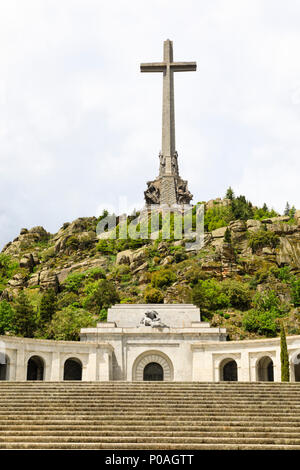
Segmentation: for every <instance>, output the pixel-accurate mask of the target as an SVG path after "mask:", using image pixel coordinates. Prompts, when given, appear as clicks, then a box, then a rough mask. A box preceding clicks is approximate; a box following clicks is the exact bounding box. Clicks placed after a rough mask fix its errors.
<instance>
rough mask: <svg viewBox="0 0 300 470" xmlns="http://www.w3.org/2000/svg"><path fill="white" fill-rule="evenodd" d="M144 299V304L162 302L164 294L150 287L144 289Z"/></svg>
mask: <svg viewBox="0 0 300 470" xmlns="http://www.w3.org/2000/svg"><path fill="white" fill-rule="evenodd" d="M144 301H145V302H146V304H162V303H163V302H164V296H163V294H162V293H161V291H160V290H159V289H155V288H154V287H150V288H147V289H145V292H144Z"/></svg>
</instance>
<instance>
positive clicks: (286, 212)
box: [283, 202, 291, 215]
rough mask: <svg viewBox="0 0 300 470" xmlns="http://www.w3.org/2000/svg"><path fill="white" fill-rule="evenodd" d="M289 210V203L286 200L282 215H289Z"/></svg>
mask: <svg viewBox="0 0 300 470" xmlns="http://www.w3.org/2000/svg"><path fill="white" fill-rule="evenodd" d="M290 210H291V208H290V205H289V203H288V202H287V203H286V206H285V209H284V213H283V214H284V215H290Z"/></svg>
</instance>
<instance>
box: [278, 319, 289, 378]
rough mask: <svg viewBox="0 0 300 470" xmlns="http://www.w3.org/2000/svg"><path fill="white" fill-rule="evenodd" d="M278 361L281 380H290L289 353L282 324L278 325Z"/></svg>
mask: <svg viewBox="0 0 300 470" xmlns="http://www.w3.org/2000/svg"><path fill="white" fill-rule="evenodd" d="M280 362H281V382H289V381H290V369H289V354H288V350H287V344H286V336H285V330H284V325H283V323H282V322H281V325H280Z"/></svg>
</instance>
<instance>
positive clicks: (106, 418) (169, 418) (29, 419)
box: [0, 413, 300, 426]
mask: <svg viewBox="0 0 300 470" xmlns="http://www.w3.org/2000/svg"><path fill="white" fill-rule="evenodd" d="M275 418H276V420H277V421H278V422H280V423H281V424H282V423H287V424H289V423H293V424H297V425H299V424H300V418H299V417H298V418H297V417H296V418H295V417H294V416H289V417H286V416H277V417H275ZM82 420H87V422H88V423H89V424H95V425H96V424H101V423H104V422H114V423H116V422H123V423H124V422H128V423H130V422H134V423H143V424H146V423H148V422H149V421H151V422H156V423H164V422H177V423H178V425H181V423H183V422H186V423H188V422H190V423H193V422H207V423H208V422H216V421H218V422H219V423H229V422H244V423H247V422H249V421H251V422H253V423H254V422H255V423H261V422H262V423H274V417H273V416H262V415H257V416H255V419H254V416H253V415H243V416H242V418H241V414H240V413H238V414H236V415H231V416H230V415H228V416H223V415H222V416H220V415H218V414H216V415H196V416H195V415H190V421H188V417H187V416H186V415H182V416H177V415H176V416H174V414H164V415H160V416H159V418H157V415H156V416H148V415H147V416H143V417H142V419H141V416H140V415H129V416H127V415H125V414H124V415H123V416H122V415H103V416H97V417H95V416H94V414H92V415H90V416H89V415H82V414H76V415H73V416H72V415H55V414H54V415H44V416H41V415H36V416H35V415H33V416H31V415H19V416H11V415H10V416H6V417H3V418H2V420H0V426H1V425H3V424H5V423H10V424H12V423H14V424H16V423H20V424H22V423H24V424H25V423H29V424H33V422H34V423H38V422H40V423H45V424H48V423H57V422H63V423H66V422H68V423H71V422H73V423H78V422H79V423H80V422H81V421H82ZM249 426H251V423H249Z"/></svg>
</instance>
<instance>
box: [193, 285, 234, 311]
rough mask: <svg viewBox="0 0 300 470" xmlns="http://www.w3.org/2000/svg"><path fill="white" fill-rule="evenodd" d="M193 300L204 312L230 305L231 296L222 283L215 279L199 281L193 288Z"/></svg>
mask: <svg viewBox="0 0 300 470" xmlns="http://www.w3.org/2000/svg"><path fill="white" fill-rule="evenodd" d="M192 300H193V303H195V304H196V305H197V306H198V307H200V309H201V311H202V312H203V313H204V314H207V313H211V312H213V311H214V310H218V309H222V308H227V307H229V305H230V299H229V296H228V295H227V294H226V293H225V292H224V291H223V289H222V286H221V283H220V282H218V281H216V280H215V279H207V280H204V281H201V280H200V281H198V283H197V284H196V285H195V286H194V288H193V290H192Z"/></svg>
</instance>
